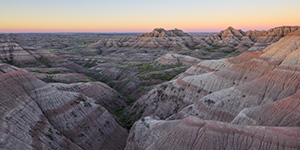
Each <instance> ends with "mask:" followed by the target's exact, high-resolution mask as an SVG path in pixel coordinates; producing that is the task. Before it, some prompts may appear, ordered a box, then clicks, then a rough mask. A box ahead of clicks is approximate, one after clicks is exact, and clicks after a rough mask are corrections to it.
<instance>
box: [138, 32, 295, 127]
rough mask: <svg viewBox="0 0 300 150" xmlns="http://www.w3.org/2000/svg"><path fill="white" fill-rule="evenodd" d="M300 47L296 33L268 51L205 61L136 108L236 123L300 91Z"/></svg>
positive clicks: (143, 98) (144, 99)
mask: <svg viewBox="0 0 300 150" xmlns="http://www.w3.org/2000/svg"><path fill="white" fill-rule="evenodd" d="M299 45H300V31H297V32H294V33H291V34H289V35H287V36H286V37H285V38H283V39H281V40H280V41H279V42H277V43H275V44H273V45H271V46H269V47H268V48H266V49H265V50H264V51H257V52H254V53H245V54H243V55H240V56H238V57H235V58H232V59H225V60H221V61H207V62H206V64H214V65H206V66H205V65H202V64H204V62H200V63H199V64H198V66H199V67H197V66H196V65H195V66H193V67H191V68H190V69H188V70H187V71H186V73H184V74H183V75H181V77H179V78H178V79H176V80H173V81H170V82H168V83H165V85H161V86H158V87H157V88H155V89H153V90H152V91H150V92H149V93H148V94H147V95H145V96H143V97H142V98H140V99H139V100H138V101H137V102H136V103H135V105H138V106H139V108H137V107H136V106H135V105H133V107H132V110H133V111H136V112H137V113H141V112H142V113H143V115H144V116H146V115H150V114H155V115H158V116H159V117H161V118H166V117H168V116H170V115H172V114H175V113H176V112H178V111H180V110H181V109H182V111H180V112H179V113H177V114H175V115H173V116H172V117H171V118H185V117H187V116H189V115H195V116H198V117H199V118H202V119H213V120H219V121H225V122H231V121H233V119H234V118H235V117H236V116H237V115H238V114H239V113H240V111H242V110H243V109H244V108H249V107H255V106H260V105H264V104H270V103H272V102H274V101H276V100H279V99H282V98H285V97H288V96H291V95H292V94H294V93H295V92H296V91H297V90H298V89H299V88H298V87H299V83H300V80H299V75H298V66H299V64H298V60H299V58H298V57H299V55H298V53H299V48H298V47H299ZM209 62H211V63H209ZM216 62H219V64H220V65H217V63H216ZM216 66H222V67H221V68H218V69H216V68H214V67H216ZM196 68H199V69H196ZM189 104H192V105H190V106H187V105H189ZM185 106H187V107H185ZM183 107H185V108H184V109H183Z"/></svg>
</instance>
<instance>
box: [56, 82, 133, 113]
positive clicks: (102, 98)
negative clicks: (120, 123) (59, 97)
mask: <svg viewBox="0 0 300 150" xmlns="http://www.w3.org/2000/svg"><path fill="white" fill-rule="evenodd" d="M51 85H52V86H55V87H56V88H57V89H58V90H60V91H68V92H78V93H80V94H83V95H85V96H87V97H90V98H93V99H94V100H95V103H97V104H100V105H101V106H103V107H105V108H106V109H107V110H109V111H111V112H114V111H117V110H119V109H122V108H124V107H126V106H127V104H126V103H125V101H124V100H123V99H122V98H123V97H122V96H121V94H120V93H118V92H117V91H115V90H114V89H112V88H111V87H109V86H108V85H106V84H104V83H102V82H87V83H73V84H63V83H52V84H51Z"/></svg>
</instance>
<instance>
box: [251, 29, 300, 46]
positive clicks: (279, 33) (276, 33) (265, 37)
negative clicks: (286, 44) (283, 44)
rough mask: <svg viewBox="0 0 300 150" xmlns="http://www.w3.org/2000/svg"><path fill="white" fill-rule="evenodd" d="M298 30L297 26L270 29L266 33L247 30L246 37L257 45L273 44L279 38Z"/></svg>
mask: <svg viewBox="0 0 300 150" xmlns="http://www.w3.org/2000/svg"><path fill="white" fill-rule="evenodd" d="M298 29H299V26H282V27H276V28H272V29H270V30H267V31H265V30H263V31H258V30H254V31H253V30H249V31H247V32H246V35H247V36H249V37H250V38H251V39H253V40H254V41H256V42H257V43H275V42H277V41H278V40H279V39H280V38H282V37H284V36H286V35H288V34H289V33H291V32H294V31H296V30H298Z"/></svg>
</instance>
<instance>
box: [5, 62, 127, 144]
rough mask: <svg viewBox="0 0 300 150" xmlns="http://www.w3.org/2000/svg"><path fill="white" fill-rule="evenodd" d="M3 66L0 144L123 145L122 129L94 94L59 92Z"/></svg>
mask: <svg viewBox="0 0 300 150" xmlns="http://www.w3.org/2000/svg"><path fill="white" fill-rule="evenodd" d="M3 66H5V65H1V69H2V70H3V71H2V72H5V73H2V74H0V82H1V84H0V86H1V87H0V89H1V93H0V99H1V100H0V102H1V113H0V114H1V116H0V117H1V121H0V124H1V128H0V133H1V134H0V139H1V141H0V147H1V148H3V149H123V148H124V146H125V141H126V137H127V132H126V130H125V129H123V128H122V127H120V126H119V125H118V124H117V123H116V122H115V120H114V119H113V116H112V115H111V114H110V113H109V112H108V111H107V110H106V109H105V108H104V107H102V106H101V105H99V104H96V102H97V101H96V100H95V99H94V98H97V96H95V95H89V94H88V93H86V92H84V91H83V92H82V93H86V94H81V93H80V92H71V91H59V90H57V89H56V88H55V87H53V86H51V85H48V84H46V83H44V82H42V81H41V80H38V79H37V78H36V77H35V76H33V75H31V74H30V73H28V72H26V71H22V70H17V69H16V70H15V68H14V67H11V68H14V69H9V70H8V69H3V68H4V67H3ZM6 68H8V67H6ZM4 70H5V71H4ZM103 90H105V87H104V89H103ZM87 95H89V96H91V97H88V96H87ZM92 97H94V98H92ZM98 101H99V100H98Z"/></svg>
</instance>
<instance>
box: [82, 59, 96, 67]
mask: <svg viewBox="0 0 300 150" xmlns="http://www.w3.org/2000/svg"><path fill="white" fill-rule="evenodd" d="M96 65H97V60H96V59H95V60H93V61H92V60H91V59H89V61H88V62H87V63H86V64H85V65H84V67H85V68H92V67H94V66H96Z"/></svg>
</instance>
